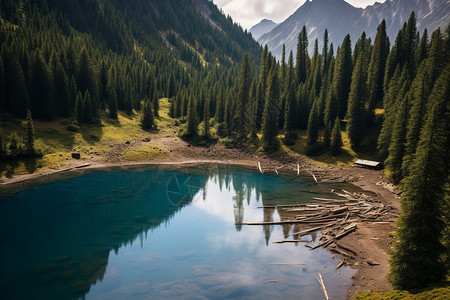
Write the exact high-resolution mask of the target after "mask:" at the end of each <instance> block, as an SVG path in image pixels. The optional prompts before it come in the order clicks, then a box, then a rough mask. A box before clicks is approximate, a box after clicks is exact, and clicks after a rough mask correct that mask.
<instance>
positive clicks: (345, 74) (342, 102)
mask: <svg viewBox="0 0 450 300" xmlns="http://www.w3.org/2000/svg"><path fill="white" fill-rule="evenodd" d="M352 71H353V64H352V45H351V40H350V35H347V36H346V37H345V38H344V41H343V42H342V46H341V48H340V50H339V54H338V57H337V59H336V71H335V75H334V76H335V77H334V83H333V88H334V90H335V92H336V94H335V95H336V103H337V108H338V112H339V117H340V118H341V119H343V118H344V117H345V113H346V112H347V102H348V95H349V93H350V85H351V83H352Z"/></svg>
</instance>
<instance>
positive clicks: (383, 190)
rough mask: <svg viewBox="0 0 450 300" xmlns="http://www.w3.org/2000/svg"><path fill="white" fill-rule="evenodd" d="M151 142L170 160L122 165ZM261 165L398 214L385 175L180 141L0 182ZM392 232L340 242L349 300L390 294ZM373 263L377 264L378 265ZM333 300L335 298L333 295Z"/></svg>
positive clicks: (117, 151)
mask: <svg viewBox="0 0 450 300" xmlns="http://www.w3.org/2000/svg"><path fill="white" fill-rule="evenodd" d="M148 143H150V144H151V145H155V146H157V147H159V148H160V149H163V150H164V151H165V153H166V155H165V156H164V157H162V158H159V159H155V160H151V161H139V162H126V163H125V162H122V161H121V155H122V154H123V152H124V151H126V149H129V148H133V149H136V148H138V147H140V146H142V145H145V144H148ZM258 161H259V162H260V163H261V166H262V169H263V170H264V171H265V172H268V171H270V172H274V171H275V169H276V170H278V171H286V172H296V171H297V164H298V165H299V166H300V169H301V172H307V173H309V174H314V176H316V178H317V179H318V180H319V182H320V181H324V182H351V183H353V184H354V185H356V186H359V187H361V188H362V189H363V190H365V191H367V192H369V193H370V195H371V196H372V197H374V198H375V199H376V200H377V201H381V202H382V203H384V204H386V205H387V206H388V209H389V210H392V211H394V212H398V210H399V204H398V199H397V196H396V194H395V191H394V190H393V189H392V187H391V186H389V185H386V184H382V172H381V171H374V170H367V169H361V168H357V167H346V168H340V167H336V166H324V167H317V166H316V165H315V164H314V161H312V160H311V159H310V158H308V157H306V156H304V155H301V154H297V153H293V152H290V153H283V154H264V153H261V152H258V151H257V149H254V148H245V149H226V148H224V147H223V146H222V145H214V146H211V147H208V148H204V147H196V146H193V145H190V144H188V143H186V142H184V141H182V140H181V139H179V138H178V137H174V136H166V137H157V138H153V139H151V140H144V141H132V143H131V142H130V143H126V141H124V143H121V144H114V145H110V151H109V152H108V153H104V154H103V155H100V156H94V157H92V158H91V157H88V158H87V159H85V160H83V161H78V160H69V161H67V165H69V167H67V165H66V166H65V167H64V170H56V171H55V170H53V171H49V172H46V173H39V174H28V175H20V176H14V177H12V178H1V183H0V188H2V186H3V187H6V185H8V184H10V183H14V182H22V181H24V180H27V179H32V178H40V177H43V176H46V175H50V174H51V173H55V172H61V171H63V172H64V171H67V170H69V171H70V170H72V169H71V168H75V167H77V166H78V167H79V166H85V168H102V167H109V166H117V165H135V164H181V163H189V164H193V165H195V164H198V163H205V162H209V163H223V164H234V165H241V166H247V167H249V168H252V169H257V162H258ZM393 230H394V228H393V225H392V223H387V224H384V223H381V224H370V223H369V224H366V223H361V224H358V227H357V230H356V231H354V232H353V233H351V234H349V235H347V236H345V237H344V238H343V239H341V240H340V243H342V244H344V245H348V246H349V247H350V248H351V249H353V250H354V251H355V252H356V253H357V257H358V259H357V260H356V262H355V263H354V265H353V266H352V267H354V268H356V269H358V271H357V273H356V275H355V276H354V277H353V287H352V288H351V289H350V290H349V292H348V298H349V299H351V298H353V297H354V296H355V294H357V293H360V292H364V291H370V290H379V291H386V290H390V289H392V287H391V286H390V285H389V283H388V282H387V279H386V275H387V273H388V271H389V266H388V251H389V250H391V249H392V242H393V238H392V237H391V236H390V232H392V231H393ZM374 262H375V263H374ZM330 297H331V298H332V295H330Z"/></svg>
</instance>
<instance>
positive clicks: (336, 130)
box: [330, 118, 342, 156]
mask: <svg viewBox="0 0 450 300" xmlns="http://www.w3.org/2000/svg"><path fill="white" fill-rule="evenodd" d="M341 148H342V134H341V124H340V122H339V118H336V120H335V121H334V126H333V130H332V132H331V144H330V152H331V154H332V155H334V156H336V155H338V154H339V153H341Z"/></svg>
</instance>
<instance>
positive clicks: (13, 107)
mask: <svg viewBox="0 0 450 300" xmlns="http://www.w3.org/2000/svg"><path fill="white" fill-rule="evenodd" d="M13 51H14V50H9V51H8V50H5V53H4V55H3V59H4V60H3V62H4V67H5V101H6V110H8V111H9V112H11V113H12V114H13V115H14V116H16V117H20V118H25V117H26V115H27V110H28V109H30V107H31V106H30V102H29V98H28V91H27V86H26V82H25V75H24V72H23V71H22V68H21V66H20V63H19V58H18V57H17V54H16V53H15V52H13Z"/></svg>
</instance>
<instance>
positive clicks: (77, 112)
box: [75, 92, 84, 124]
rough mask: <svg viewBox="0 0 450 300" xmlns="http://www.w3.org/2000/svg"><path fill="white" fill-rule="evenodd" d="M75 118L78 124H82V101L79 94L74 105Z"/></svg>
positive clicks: (79, 93)
mask: <svg viewBox="0 0 450 300" xmlns="http://www.w3.org/2000/svg"><path fill="white" fill-rule="evenodd" d="M75 117H76V119H77V121H78V123H80V124H81V123H84V101H83V96H82V95H81V92H78V95H77V100H76V104H75Z"/></svg>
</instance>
